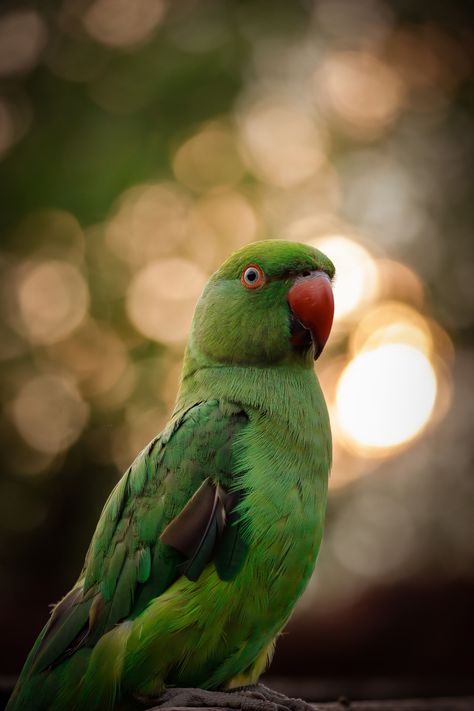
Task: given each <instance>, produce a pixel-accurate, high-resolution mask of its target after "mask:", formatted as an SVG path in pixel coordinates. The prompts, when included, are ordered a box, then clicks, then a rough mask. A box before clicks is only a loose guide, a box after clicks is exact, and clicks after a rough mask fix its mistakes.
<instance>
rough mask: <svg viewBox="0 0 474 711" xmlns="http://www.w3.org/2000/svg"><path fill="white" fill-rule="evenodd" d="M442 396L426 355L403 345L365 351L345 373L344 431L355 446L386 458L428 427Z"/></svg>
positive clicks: (341, 388) (340, 402)
mask: <svg viewBox="0 0 474 711" xmlns="http://www.w3.org/2000/svg"><path fill="white" fill-rule="evenodd" d="M436 392H437V379H436V374H435V372H434V370H433V367H432V365H431V363H430V361H429V359H428V358H427V356H426V355H425V353H423V352H421V351H420V350H418V349H416V348H414V347H413V346H410V345H406V344H403V343H386V344H384V345H381V346H379V347H378V348H375V349H373V350H368V351H364V352H362V353H359V354H358V355H357V356H356V357H355V358H354V359H353V360H351V361H350V362H349V364H348V365H347V366H346V368H345V369H344V371H343V373H342V374H341V377H340V379H339V382H338V385H337V390H336V408H337V423H338V427H339V428H340V431H341V434H342V436H343V438H344V440H345V441H346V442H347V443H348V444H349V445H353V446H355V448H356V449H362V450H366V451H372V452H377V451H378V452H379V453H382V454H383V453H384V451H386V450H389V449H390V448H392V447H396V446H399V445H401V444H402V443H404V442H407V441H409V440H411V439H413V437H415V436H416V435H417V434H418V433H419V432H420V431H421V430H422V429H423V427H424V426H425V425H426V423H427V422H428V421H429V419H430V416H431V414H432V411H433V407H434V404H435V400H436Z"/></svg>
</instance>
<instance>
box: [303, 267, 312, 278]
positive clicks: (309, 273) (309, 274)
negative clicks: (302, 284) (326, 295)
mask: <svg viewBox="0 0 474 711" xmlns="http://www.w3.org/2000/svg"><path fill="white" fill-rule="evenodd" d="M301 276H304V277H307V276H311V272H310V271H309V270H308V269H306V270H305V271H304V272H301Z"/></svg>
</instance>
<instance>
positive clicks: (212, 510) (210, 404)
mask: <svg viewBox="0 0 474 711" xmlns="http://www.w3.org/2000/svg"><path fill="white" fill-rule="evenodd" d="M247 421H248V418H247V415H246V414H245V412H243V411H242V409H241V408H239V407H238V406H233V405H229V404H228V403H226V404H225V406H224V405H223V404H222V403H219V402H218V401H215V400H214V401H206V402H201V403H197V404H196V405H194V406H193V407H191V408H190V409H188V410H187V411H186V412H185V413H183V414H182V415H181V416H180V417H179V418H177V419H175V420H173V421H172V422H171V424H170V425H169V426H168V428H166V429H165V430H164V431H163V432H162V433H161V435H159V436H158V437H157V438H156V439H154V440H152V442H150V444H149V445H148V446H147V447H146V448H145V449H144V450H143V451H142V452H141V453H140V454H139V455H138V457H137V458H136V460H135V461H134V462H133V464H132V465H131V467H130V468H129V469H128V470H127V472H126V473H125V474H124V476H123V477H122V479H121V480H120V481H119V482H118V484H117V486H116V487H115V489H114V490H113V491H112V493H111V495H110V496H109V499H108V500H107V503H106V504H105V507H104V510H103V512H102V515H101V517H100V520H99V523H98V526H97V529H96V532H95V534H94V537H93V539H92V542H91V545H90V548H89V551H88V553H87V556H86V560H85V564H84V568H83V571H82V573H81V576H80V578H79V580H78V582H77V584H76V585H75V586H74V588H73V589H72V590H71V591H70V592H69V593H68V594H67V595H66V596H65V597H64V598H63V599H62V600H61V601H60V602H59V603H58V604H57V605H56V606H55V607H54V609H53V612H52V615H51V617H50V619H49V621H48V623H47V625H46V626H45V628H44V629H43V631H42V633H41V634H40V637H39V638H38V640H37V643H36V644H35V646H34V647H33V650H32V651H31V654H30V657H29V658H28V660H27V664H26V665H25V672H26V671H27V668H28V671H29V672H33V671H41V670H43V669H46V668H47V667H50V666H53V665H54V666H56V665H57V664H59V663H60V662H61V661H62V660H63V659H65V658H66V657H67V656H70V655H71V654H72V653H74V652H75V651H76V650H77V649H78V648H79V647H82V646H93V645H94V644H95V643H96V642H97V641H98V639H99V638H100V637H101V636H102V635H103V634H105V633H106V632H107V631H108V630H110V629H111V628H112V627H113V626H114V625H115V624H117V623H118V622H120V621H121V620H123V619H125V618H132V619H133V618H134V617H136V616H137V615H138V614H140V612H142V610H143V609H144V608H145V606H146V605H147V604H148V602H149V601H150V600H152V599H153V598H155V597H157V596H159V595H160V594H162V593H163V592H164V591H165V590H166V589H167V588H168V587H169V586H170V585H171V584H172V583H173V582H174V581H175V580H176V579H177V578H178V577H180V575H185V576H186V577H188V578H189V579H190V580H197V578H198V577H199V575H200V574H201V572H202V571H203V570H204V568H205V567H206V566H207V565H208V563H209V562H210V561H211V560H214V561H215V564H216V569H217V572H218V574H219V575H220V577H221V578H222V579H224V580H231V579H232V578H233V577H235V575H236V574H237V572H238V571H239V569H240V567H241V565H242V563H243V561H244V559H245V556H246V552H247V546H246V543H245V540H244V538H243V536H242V530H241V527H240V525H239V523H240V518H239V513H238V510H239V509H238V503H239V501H240V500H241V499H242V497H243V495H244V492H242V491H239V489H238V480H236V479H237V477H236V476H234V477H233V472H235V470H236V466H235V464H236V463H235V454H234V452H235V448H234V447H233V443H234V441H235V438H236V436H238V434H239V432H240V431H241V430H242V428H243V427H245V425H246V423H247Z"/></svg>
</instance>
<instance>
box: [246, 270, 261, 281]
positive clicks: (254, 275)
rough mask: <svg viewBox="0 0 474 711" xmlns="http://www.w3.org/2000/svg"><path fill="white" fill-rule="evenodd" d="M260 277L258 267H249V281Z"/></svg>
mask: <svg viewBox="0 0 474 711" xmlns="http://www.w3.org/2000/svg"><path fill="white" fill-rule="evenodd" d="M257 278H258V274H257V270H256V269H249V270H248V272H247V281H255V280H256V279H257Z"/></svg>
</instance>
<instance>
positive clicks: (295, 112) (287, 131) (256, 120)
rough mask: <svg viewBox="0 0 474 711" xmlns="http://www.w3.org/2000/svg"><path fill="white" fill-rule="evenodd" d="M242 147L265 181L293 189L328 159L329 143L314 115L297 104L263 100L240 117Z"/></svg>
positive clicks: (255, 169) (254, 168)
mask: <svg viewBox="0 0 474 711" xmlns="http://www.w3.org/2000/svg"><path fill="white" fill-rule="evenodd" d="M240 133H241V141H242V148H243V151H244V154H245V156H246V158H247V160H248V163H249V165H250V167H251V169H252V170H253V172H254V173H255V174H256V175H257V176H258V177H259V178H261V179H262V180H264V181H265V182H267V183H269V184H270V185H275V186H277V187H281V188H290V187H293V186H294V185H297V184H298V183H301V182H302V181H303V180H307V179H308V178H310V177H311V176H312V175H313V174H314V173H315V172H316V171H318V170H319V168H320V167H321V165H322V164H323V162H324V161H325V146H324V140H323V137H322V134H321V130H320V129H319V128H318V126H317V124H316V123H315V121H314V118H313V117H311V116H310V115H309V114H307V113H306V112H304V111H303V110H302V109H300V108H298V106H297V105H295V103H290V102H288V103H285V102H283V101H279V102H278V101H276V100H275V101H272V100H268V101H262V102H260V103H257V104H254V105H253V106H251V107H249V108H248V109H247V110H246V111H245V112H244V113H242V115H241V117H240Z"/></svg>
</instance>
